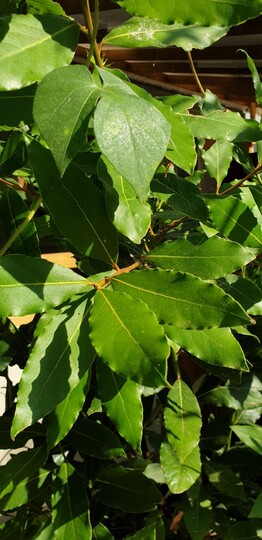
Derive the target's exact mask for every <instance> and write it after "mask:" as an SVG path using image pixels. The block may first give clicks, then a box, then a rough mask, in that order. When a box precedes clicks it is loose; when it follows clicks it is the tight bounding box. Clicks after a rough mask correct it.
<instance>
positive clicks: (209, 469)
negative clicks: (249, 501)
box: [203, 461, 246, 501]
mask: <svg viewBox="0 0 262 540" xmlns="http://www.w3.org/2000/svg"><path fill="white" fill-rule="evenodd" d="M203 465H204V469H205V471H206V474H207V476H208V480H209V482H210V483H211V484H212V485H213V486H214V487H215V488H216V489H217V490H218V491H220V492H221V493H223V494H224V495H226V496H227V497H233V498H234V499H241V500H243V501H245V500H246V493H245V490H244V486H243V484H242V482H241V481H240V480H239V477H238V475H237V474H235V473H234V472H233V471H232V470H231V469H230V468H229V467H225V466H224V465H222V464H221V463H219V462H216V461H212V462H208V463H204V464H203Z"/></svg>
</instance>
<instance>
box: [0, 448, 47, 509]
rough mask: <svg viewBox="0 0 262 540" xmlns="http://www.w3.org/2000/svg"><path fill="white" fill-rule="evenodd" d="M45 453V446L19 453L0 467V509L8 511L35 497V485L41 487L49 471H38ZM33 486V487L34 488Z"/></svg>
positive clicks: (43, 461) (42, 463) (45, 455)
mask: <svg viewBox="0 0 262 540" xmlns="http://www.w3.org/2000/svg"><path fill="white" fill-rule="evenodd" d="M46 457H47V453H46V447H45V446H39V447H38V448H36V449H34V450H29V451H25V452H21V453H19V454H17V455H16V456H13V457H12V459H11V460H10V461H8V463H7V464H6V465H3V466H2V467H0V471H1V475H0V509H1V511H3V510H9V509H13V508H16V507H17V506H22V505H23V504H25V503H26V502H27V501H28V499H29V500H30V492H31V493H32V498H34V497H35V496H36V491H35V487H36V484H38V485H39V487H40V486H41V483H42V482H43V481H44V480H45V478H46V476H47V474H49V471H48V472H47V471H41V472H40V473H39V472H37V473H36V471H38V469H39V467H41V466H42V465H44V463H45V461H46ZM34 486H35V487H34ZM32 491H33V492H32Z"/></svg>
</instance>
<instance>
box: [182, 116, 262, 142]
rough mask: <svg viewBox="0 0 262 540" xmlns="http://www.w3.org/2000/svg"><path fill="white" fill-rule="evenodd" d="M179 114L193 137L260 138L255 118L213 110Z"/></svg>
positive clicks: (245, 139) (243, 139) (248, 139)
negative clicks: (201, 113)
mask: <svg viewBox="0 0 262 540" xmlns="http://www.w3.org/2000/svg"><path fill="white" fill-rule="evenodd" d="M181 116H182V118H183V119H184V121H185V123H186V124H187V126H188V127H189V129H190V130H191V131H192V133H193V135H194V136H195V137H199V138H203V139H212V140H217V139H223V140H225V139H226V140H227V141H235V142H243V141H259V140H260V139H261V132H262V130H261V125H259V124H258V123H257V122H256V121H255V120H245V119H244V118H242V116H240V114H239V113H236V112H232V111H226V112H223V111H214V112H211V113H209V114H207V115H206V116H200V115H190V114H186V113H181Z"/></svg>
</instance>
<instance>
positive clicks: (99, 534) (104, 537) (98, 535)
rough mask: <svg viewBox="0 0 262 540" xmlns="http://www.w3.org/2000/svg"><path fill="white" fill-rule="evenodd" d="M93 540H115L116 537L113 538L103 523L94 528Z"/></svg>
mask: <svg viewBox="0 0 262 540" xmlns="http://www.w3.org/2000/svg"><path fill="white" fill-rule="evenodd" d="M92 540H114V536H112V534H111V533H110V531H109V530H108V529H107V527H105V525H103V523H98V525H96V526H95V527H94V528H93V536H92Z"/></svg>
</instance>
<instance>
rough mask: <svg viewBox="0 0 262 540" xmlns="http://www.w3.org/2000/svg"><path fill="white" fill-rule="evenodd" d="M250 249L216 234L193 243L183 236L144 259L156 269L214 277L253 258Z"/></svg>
mask: <svg viewBox="0 0 262 540" xmlns="http://www.w3.org/2000/svg"><path fill="white" fill-rule="evenodd" d="M254 258H255V255H254V253H253V252H252V251H251V250H248V249H245V248H243V247H242V246H241V245H240V244H237V243H236V242H231V241H229V240H226V239H224V238H220V237H219V236H212V237H211V238H208V239H207V240H206V241H204V242H202V243H200V244H195V243H192V242H191V241H190V240H188V239H187V238H179V239H177V240H175V241H173V242H165V243H164V244H161V245H160V246H159V247H157V248H155V249H153V250H152V251H150V252H149V253H148V254H146V256H145V259H146V260H147V261H150V262H152V263H153V264H154V265H155V266H158V267H160V268H167V269H171V270H176V271H178V272H189V273H190V274H193V275H194V276H198V277H200V278H202V279H216V278H219V277H222V276H225V275H227V274H230V273H232V272H235V271H236V270H238V269H239V268H241V267H242V266H245V265H246V264H248V263H250V262H251V261H252V260H254Z"/></svg>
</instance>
